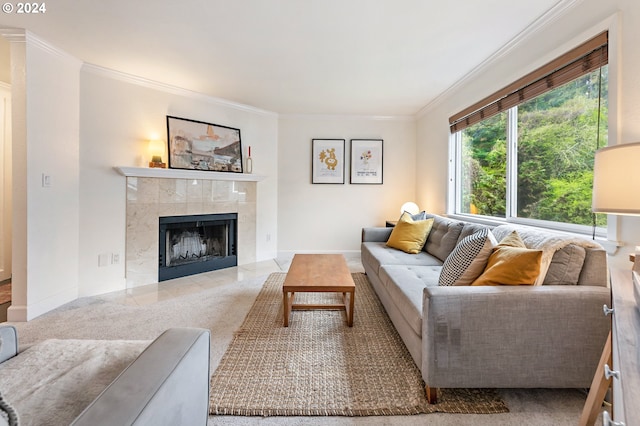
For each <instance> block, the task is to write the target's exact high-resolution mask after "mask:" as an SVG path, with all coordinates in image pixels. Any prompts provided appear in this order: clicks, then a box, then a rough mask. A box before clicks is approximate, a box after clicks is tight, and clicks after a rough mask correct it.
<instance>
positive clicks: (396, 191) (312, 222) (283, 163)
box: [278, 115, 430, 254]
mask: <svg viewBox="0 0 640 426" xmlns="http://www.w3.org/2000/svg"><path fill="white" fill-rule="evenodd" d="M415 129H416V126H415V121H414V119H413V117H410V118H408V117H395V118H393V117H391V118H382V117H380V118H377V117H349V116H312V115H311V116H305V115H288V116H287V115H284V116H281V117H280V120H279V147H278V150H279V154H278V171H279V175H278V200H279V202H278V222H279V231H278V251H279V252H280V253H281V254H289V253H292V252H311V251H316V252H348V251H358V250H360V232H361V229H362V227H365V226H384V223H385V220H396V219H398V217H399V216H400V206H401V205H402V204H403V203H404V202H405V201H409V200H413V199H415V188H416V178H417V176H420V178H422V175H421V173H422V172H420V174H419V175H417V174H416V162H415V144H416V130H415ZM319 138H320V139H322V138H326V139H345V150H346V165H347V166H346V169H345V184H344V185H339V184H315V185H314V184H312V183H311V144H312V142H311V140H312V139H319ZM367 138H371V139H383V140H384V145H383V149H384V160H383V167H384V170H383V181H384V183H383V185H354V184H350V183H349V173H350V172H349V161H350V139H367ZM425 167H427V168H428V167H430V163H428V165H425ZM421 170H422V168H421Z"/></svg>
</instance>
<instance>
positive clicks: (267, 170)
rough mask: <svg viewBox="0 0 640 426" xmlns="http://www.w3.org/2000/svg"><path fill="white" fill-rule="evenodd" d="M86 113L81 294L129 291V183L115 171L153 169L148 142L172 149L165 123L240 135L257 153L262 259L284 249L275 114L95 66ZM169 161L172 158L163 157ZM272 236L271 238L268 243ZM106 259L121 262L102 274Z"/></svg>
mask: <svg viewBox="0 0 640 426" xmlns="http://www.w3.org/2000/svg"><path fill="white" fill-rule="evenodd" d="M80 96H81V98H80V99H81V114H80V140H81V144H80V179H81V183H80V225H79V229H80V251H79V261H80V273H79V276H80V295H81V296H87V295H93V294H100V293H104V292H108V291H115V290H121V289H124V288H125V285H126V284H125V268H124V259H125V256H124V254H125V253H124V251H125V223H126V217H125V201H126V199H125V197H126V192H125V178H124V177H122V176H120V175H118V174H117V173H116V172H115V171H114V170H113V167H114V166H135V167H147V166H148V162H149V160H150V156H149V154H148V151H147V149H148V141H149V139H150V138H151V137H152V136H153V135H156V137H160V138H161V139H163V140H164V141H165V143H166V137H167V130H166V116H167V115H172V116H177V117H184V118H188V119H193V120H200V121H205V122H210V123H215V124H221V125H224V126H229V127H235V128H239V129H240V131H241V138H242V144H243V147H244V148H245V153H246V146H248V145H250V146H251V154H252V157H253V158H254V167H253V173H255V174H259V175H264V176H266V179H264V180H263V181H261V182H260V183H259V184H258V201H257V209H258V219H257V233H258V237H257V253H256V258H257V259H258V260H264V259H269V258H273V257H275V255H276V248H277V243H278V241H277V238H276V237H277V174H278V169H277V150H278V146H277V137H278V121H277V116H276V114H273V113H270V112H267V111H262V110H258V109H255V108H251V107H246V106H243V105H235V104H232V103H230V102H226V101H222V100H219V99H213V98H208V97H205V96H202V95H198V94H195V93H192V92H187V91H183V90H180V89H176V88H171V87H166V86H162V85H160V84H157V83H153V82H148V81H143V80H140V79H136V78H133V77H131V76H125V75H122V74H117V73H114V72H110V71H107V70H104V69H100V68H97V67H94V66H85V67H83V70H82V73H81V95H80ZM163 160H164V161H165V162H166V160H167V157H166V154H165V156H164V157H163ZM267 234H270V236H271V238H270V239H269V241H267ZM101 253H106V254H119V255H120V256H119V257H120V259H121V261H120V263H119V264H113V265H110V266H106V267H98V256H99V255H100V254H101Z"/></svg>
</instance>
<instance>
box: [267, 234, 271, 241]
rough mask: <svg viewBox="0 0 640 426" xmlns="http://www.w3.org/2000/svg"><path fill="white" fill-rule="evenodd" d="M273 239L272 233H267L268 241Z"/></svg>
mask: <svg viewBox="0 0 640 426" xmlns="http://www.w3.org/2000/svg"><path fill="white" fill-rule="evenodd" d="M269 241H271V234H267V242H269Z"/></svg>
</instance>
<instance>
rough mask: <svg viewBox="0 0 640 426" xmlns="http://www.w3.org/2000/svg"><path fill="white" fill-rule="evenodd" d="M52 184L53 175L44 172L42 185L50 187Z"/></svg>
mask: <svg viewBox="0 0 640 426" xmlns="http://www.w3.org/2000/svg"><path fill="white" fill-rule="evenodd" d="M50 186H51V175H48V174H46V173H43V174H42V187H43V188H49V187H50Z"/></svg>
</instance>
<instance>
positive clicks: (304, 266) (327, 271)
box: [282, 254, 356, 327]
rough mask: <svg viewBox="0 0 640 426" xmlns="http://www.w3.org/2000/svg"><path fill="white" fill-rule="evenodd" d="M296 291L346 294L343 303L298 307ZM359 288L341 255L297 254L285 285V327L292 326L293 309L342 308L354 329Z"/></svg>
mask: <svg viewBox="0 0 640 426" xmlns="http://www.w3.org/2000/svg"><path fill="white" fill-rule="evenodd" d="M296 292H298V293H299V292H307V293H309V292H311V293H316V292H317V293H332V292H333V293H342V303H341V304H296V303H293V301H294V298H295V294H296ZM355 292H356V285H355V283H354V282H353V278H351V272H350V271H349V268H348V267H347V262H346V260H345V259H344V256H343V255H341V254H296V255H294V256H293V262H291V267H290V268H289V272H287V277H286V278H285V280H284V284H283V285H282V296H283V299H282V301H283V309H284V326H285V327H288V326H289V316H290V315H291V311H292V310H312V309H333V310H335V309H339V310H343V311H345V312H346V314H347V325H348V326H349V327H352V326H353V302H354V298H355Z"/></svg>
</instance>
